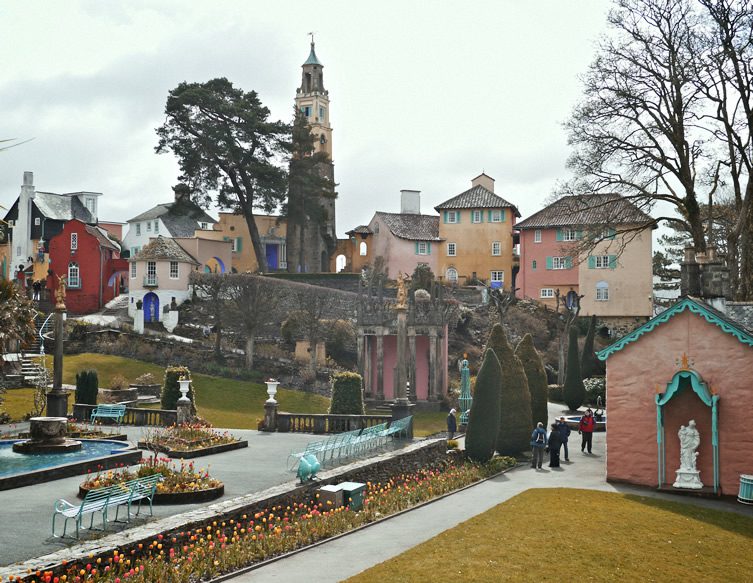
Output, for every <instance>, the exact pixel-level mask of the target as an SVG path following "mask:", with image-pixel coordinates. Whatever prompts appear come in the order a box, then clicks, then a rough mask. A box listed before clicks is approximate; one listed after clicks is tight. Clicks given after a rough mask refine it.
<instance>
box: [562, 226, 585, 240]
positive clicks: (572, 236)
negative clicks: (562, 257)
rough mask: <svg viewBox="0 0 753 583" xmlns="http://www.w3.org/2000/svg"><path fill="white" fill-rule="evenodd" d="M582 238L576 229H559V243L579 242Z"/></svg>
mask: <svg viewBox="0 0 753 583" xmlns="http://www.w3.org/2000/svg"><path fill="white" fill-rule="evenodd" d="M580 238H581V237H580V231H577V230H575V229H569V228H568V229H557V241H577V240H578V239H580Z"/></svg>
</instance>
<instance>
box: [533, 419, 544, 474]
mask: <svg viewBox="0 0 753 583" xmlns="http://www.w3.org/2000/svg"><path fill="white" fill-rule="evenodd" d="M545 448H546V429H544V424H543V423H542V422H541V421H539V422H538V423H537V424H536V429H534V430H533V433H531V467H532V468H538V469H541V464H542V463H543V462H544V449H545Z"/></svg>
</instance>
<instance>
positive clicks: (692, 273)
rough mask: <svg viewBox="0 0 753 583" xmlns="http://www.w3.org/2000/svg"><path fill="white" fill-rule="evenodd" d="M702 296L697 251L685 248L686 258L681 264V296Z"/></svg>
mask: <svg viewBox="0 0 753 583" xmlns="http://www.w3.org/2000/svg"><path fill="white" fill-rule="evenodd" d="M700 295H701V272H700V266H699V265H698V263H696V260H695V250H694V249H693V248H692V247H685V257H683V260H682V263H681V264H680V296H682V297H685V296H696V297H698V296H700Z"/></svg>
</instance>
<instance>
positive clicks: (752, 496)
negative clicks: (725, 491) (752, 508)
mask: <svg viewBox="0 0 753 583" xmlns="http://www.w3.org/2000/svg"><path fill="white" fill-rule="evenodd" d="M737 501H738V502H741V503H743V504H753V476H751V475H750V474H740V493H739V494H738V495H737Z"/></svg>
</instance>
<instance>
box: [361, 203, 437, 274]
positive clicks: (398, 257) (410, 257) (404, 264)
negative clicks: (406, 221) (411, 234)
mask: <svg viewBox="0 0 753 583" xmlns="http://www.w3.org/2000/svg"><path fill="white" fill-rule="evenodd" d="M377 224H378V225H379V227H378V228H377ZM369 228H370V229H371V230H372V231H373V232H374V235H373V236H372V237H371V247H370V248H369V256H371V257H372V258H376V257H378V256H380V255H381V256H382V257H384V261H385V268H386V269H387V276H388V277H390V278H392V279H395V278H396V277H397V274H398V273H400V272H402V273H407V274H408V275H410V274H411V273H413V272H414V271H415V269H416V266H417V265H418V264H419V263H426V264H427V265H428V266H429V267H431V270H432V271H433V272H434V273H435V274H437V265H438V263H439V262H438V258H439V253H440V251H441V249H440V245H441V243H440V242H439V241H432V242H431V253H430V254H429V255H417V254H416V242H415V241H409V240H408V239H400V238H399V237H396V236H395V235H393V234H392V232H391V231H390V229H389V227H387V225H386V224H385V223H384V222H383V221H381V220H380V219H379V218H378V216H377V215H374V217H373V218H372V219H371V222H370V223H369ZM377 230H378V231H379V232H378V233H377V232H376V231H377ZM372 261H373V259H372Z"/></svg>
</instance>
